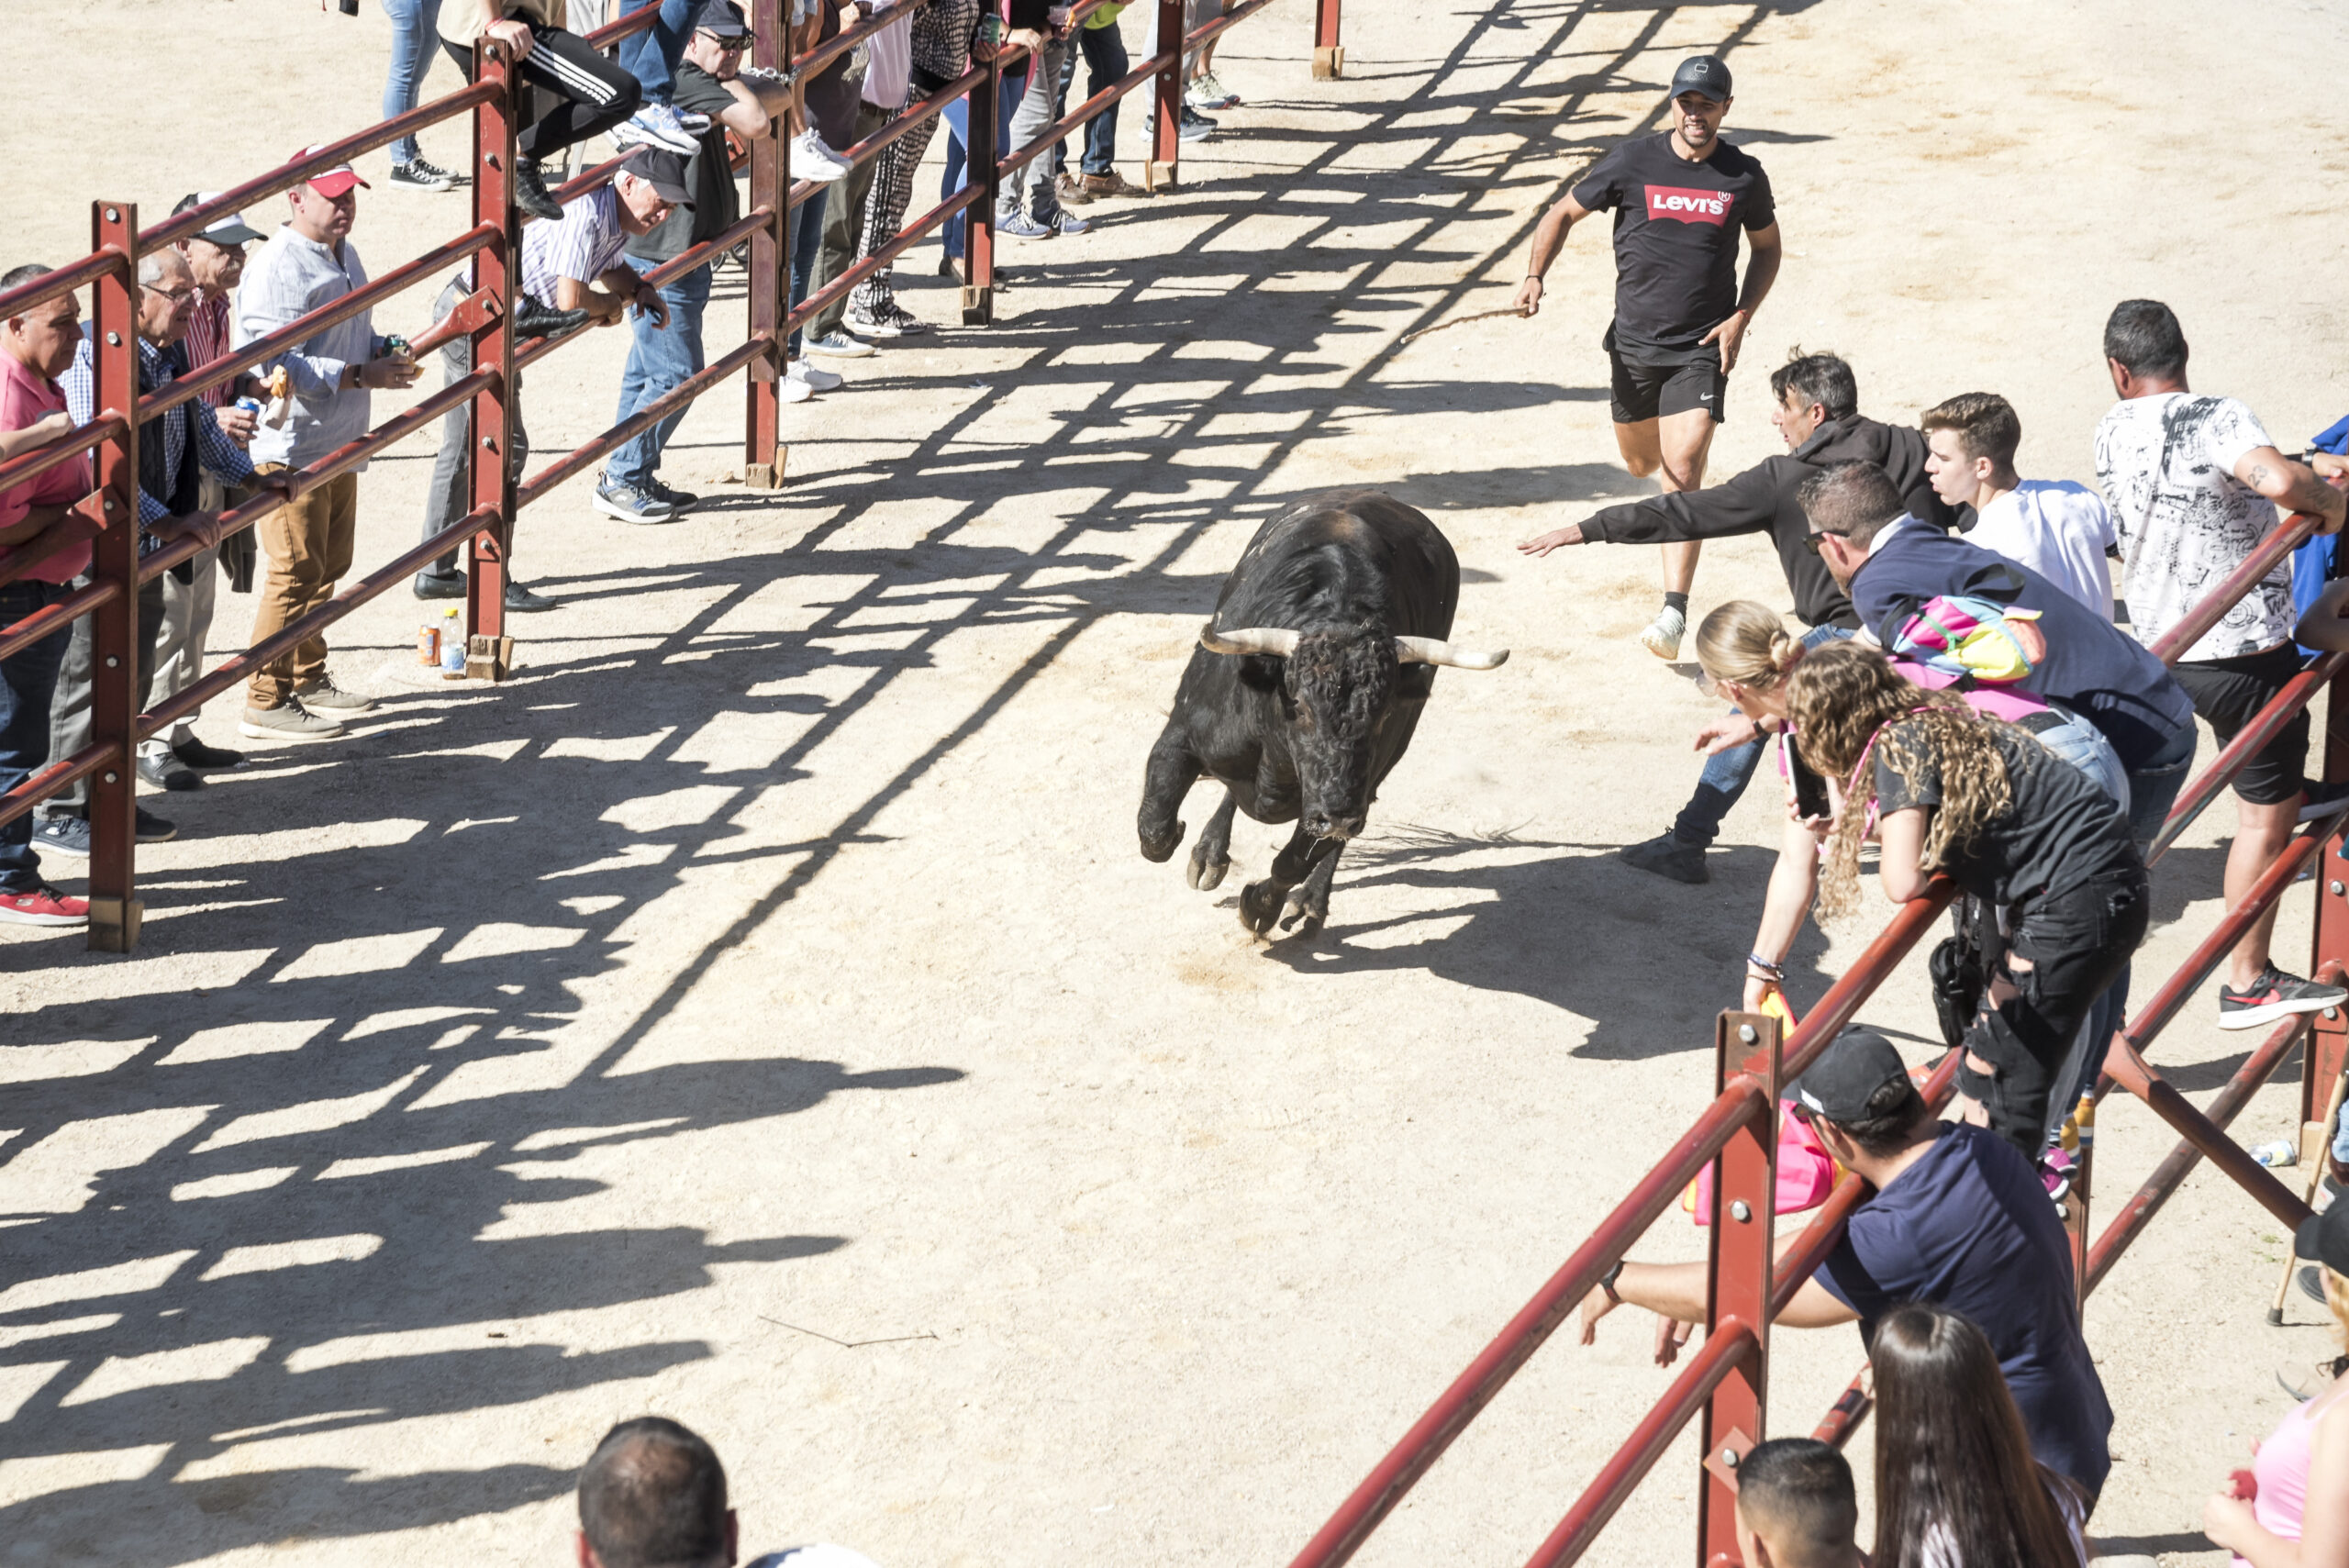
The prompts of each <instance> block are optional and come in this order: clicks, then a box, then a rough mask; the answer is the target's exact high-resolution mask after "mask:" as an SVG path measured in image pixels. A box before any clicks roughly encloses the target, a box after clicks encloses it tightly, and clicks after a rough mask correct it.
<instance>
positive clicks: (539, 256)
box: [457, 184, 628, 310]
mask: <svg viewBox="0 0 2349 1568" xmlns="http://www.w3.org/2000/svg"><path fill="white" fill-rule="evenodd" d="M627 243H628V232H627V231H626V230H625V229H623V228H620V200H619V196H618V195H617V194H616V193H615V192H614V191H613V190H612V187H611V186H610V185H608V184H604V185H598V186H596V188H595V189H594V190H592V191H590V192H588V193H587V194H586V195H584V196H581V197H580V198H578V199H577V200H576V201H569V202H565V203H563V204H562V222H561V223H548V222H546V221H545V220H543V219H541V220H540V221H539V222H537V223H533V224H531V225H530V226H529V228H525V229H524V230H522V292H523V293H524V294H527V295H529V296H530V297H531V298H532V299H535V300H537V301H538V302H539V303H540V305H543V306H547V307H548V308H549V309H550V310H551V309H556V308H558V304H557V302H558V301H559V300H560V298H561V297H562V296H561V295H560V293H559V292H558V291H557V289H556V284H559V283H561V282H562V280H563V279H564V278H569V279H571V280H572V281H573V283H580V284H592V283H594V282H595V281H596V279H597V278H600V277H602V276H603V275H604V274H605V273H606V272H610V271H611V270H612V269H613V268H615V267H618V266H619V265H620V264H621V263H620V251H621V249H622V248H623V247H624V246H626V245H627ZM457 284H458V286H459V287H461V288H462V289H463V290H464V291H465V292H466V293H468V294H471V293H472V292H473V287H474V284H473V263H472V262H471V261H467V262H466V263H465V266H464V270H463V271H462V272H459V273H458V274H457Z"/></svg>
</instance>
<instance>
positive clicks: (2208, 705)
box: [2170, 642, 2309, 806]
mask: <svg viewBox="0 0 2349 1568" xmlns="http://www.w3.org/2000/svg"><path fill="white" fill-rule="evenodd" d="M2170 673H2172V674H2174V675H2176V677H2177V684H2179V685H2181V686H2184V687H2185V688H2186V695H2188V696H2189V697H2191V698H2193V699H2194V711H2195V712H2196V713H2198V714H2199V715H2201V716H2202V717H2203V719H2204V720H2205V721H2206V722H2208V723H2209V725H2210V728H2211V729H2213V730H2214V731H2216V732H2217V734H2218V737H2219V744H2220V745H2221V746H2222V747H2223V746H2225V745H2226V744H2227V743H2228V742H2229V741H2231V740H2233V739H2234V738H2235V737H2236V736H2237V735H2238V734H2240V733H2242V730H2243V726H2244V725H2246V724H2249V723H2250V722H2251V721H2252V719H2253V718H2254V717H2256V716H2257V715H2258V713H2259V710H2260V709H2261V708H2263V707H2266V706H2267V704H2268V701H2269V699H2270V698H2272V697H2274V696H2275V695H2276V694H2277V692H2279V691H2281V690H2282V689H2283V688H2284V684H2285V683H2286V682H2287V681H2289V680H2290V679H2291V678H2292V677H2293V676H2295V675H2297V674H2299V673H2300V654H2299V650H2298V649H2296V648H2294V647H2293V646H2292V645H2291V644H2290V643H2288V642H2287V643H2285V644H2283V645H2282V646H2281V647H2277V648H2271V649H2269V650H2268V651H2266V652H2265V653H2245V654H2243V655H2242V656H2241V657H2239V658H2234V659H2199V660H2183V659H2182V660H2180V661H2178V662H2177V664H2176V667H2175V668H2174V669H2173V670H2172V671H2171V672H2170ZM2308 762H2309V715H2308V710H2307V709H2306V708H2302V709H2301V710H2300V711H2299V712H2298V713H2296V714H2294V715H2293V716H2292V722H2291V723H2289V724H2288V725H2286V726H2284V728H2281V729H2279V730H2277V732H2276V739H2275V740H2270V741H2269V742H2268V743H2267V744H2266V746H2264V747H2262V748H2260V751H2259V754H2258V755H2257V756H2255V757H2254V758H2252V760H2251V762H2250V765H2249V766H2247V767H2245V768H2244V769H2243V772H2242V773H2238V774H2237V775H2236V776H2235V795H2236V796H2237V798H2239V799H2242V800H2247V801H2249V802H2250V803H2251V804H2252V805H2254V806H2281V805H2283V804H2284V802H2286V801H2288V800H2289V799H2291V798H2292V796H2294V795H2298V794H2299V793H2300V787H2301V784H2303V782H2304V779H2305V774H2306V773H2307V771H2308Z"/></svg>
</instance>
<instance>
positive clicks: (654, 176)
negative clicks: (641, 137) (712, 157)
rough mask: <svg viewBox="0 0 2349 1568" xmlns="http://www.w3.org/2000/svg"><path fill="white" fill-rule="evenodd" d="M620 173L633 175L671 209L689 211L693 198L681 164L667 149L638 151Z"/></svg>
mask: <svg viewBox="0 0 2349 1568" xmlns="http://www.w3.org/2000/svg"><path fill="white" fill-rule="evenodd" d="M620 172H621V173H623V174H633V175H635V176H636V177H637V178H638V179H640V180H642V181H643V182H645V183H647V184H649V185H651V187H652V190H653V193H654V194H655V195H658V196H659V197H660V198H661V199H662V201H664V202H667V203H668V204H669V205H670V206H674V207H683V208H685V210H686V211H687V212H691V211H693V208H694V194H693V191H692V189H691V187H689V186H688V185H686V183H685V160H684V159H682V158H680V157H678V156H677V155H676V154H675V153H674V152H672V151H670V150H668V149H666V148H662V147H643V148H640V149H638V150H637V154H636V156H635V157H633V158H631V159H629V161H628V162H627V164H626V165H625V166H623V167H622V168H621V170H620Z"/></svg>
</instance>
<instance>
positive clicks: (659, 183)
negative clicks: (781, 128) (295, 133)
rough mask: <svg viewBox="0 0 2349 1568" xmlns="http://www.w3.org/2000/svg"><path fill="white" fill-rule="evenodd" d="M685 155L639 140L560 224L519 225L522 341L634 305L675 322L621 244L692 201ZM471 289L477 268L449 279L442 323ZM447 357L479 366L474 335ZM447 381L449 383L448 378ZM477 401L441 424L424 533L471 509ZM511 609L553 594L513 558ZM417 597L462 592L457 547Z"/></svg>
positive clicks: (456, 368)
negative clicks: (518, 571)
mask: <svg viewBox="0 0 2349 1568" xmlns="http://www.w3.org/2000/svg"><path fill="white" fill-rule="evenodd" d="M692 206H693V202H692V200H691V199H690V197H689V196H688V195H687V194H686V188H685V160H684V159H682V158H679V157H678V156H677V155H676V154H675V153H674V152H669V151H665V150H662V149H660V148H652V147H642V148H639V149H638V150H637V152H636V156H635V157H634V158H633V159H632V160H631V161H629V165H628V167H627V168H625V169H623V170H622V171H621V172H619V173H618V174H617V175H615V176H614V177H613V179H612V181H611V183H609V184H606V185H598V186H597V187H596V189H594V190H592V191H590V192H588V193H587V194H586V195H584V196H581V197H579V198H578V199H577V200H576V201H572V202H568V203H565V204H564V206H563V209H562V222H561V223H548V222H545V221H543V220H540V221H537V222H533V223H531V224H530V225H529V227H528V228H524V229H523V230H522V292H523V295H525V298H524V300H523V301H522V304H521V306H519V307H518V309H517V310H516V311H515V313H514V336H515V338H516V339H517V340H522V339H530V338H540V337H551V336H554V335H556V334H559V333H562V332H568V331H571V330H573V328H578V327H581V326H584V325H589V324H592V325H594V326H597V327H609V326H610V325H612V324H613V323H614V322H616V321H618V320H619V319H620V318H621V317H622V316H623V315H625V314H626V313H627V312H628V310H629V307H630V306H634V307H635V308H636V309H638V310H640V311H643V312H644V313H645V314H646V315H647V316H649V317H651V319H652V320H653V322H654V323H655V324H656V325H658V326H660V327H662V328H665V327H667V326H668V324H669V306H668V305H667V303H666V302H665V301H663V300H662V297H661V291H660V290H659V289H657V288H655V287H653V286H652V285H651V284H648V283H646V282H645V281H644V279H643V278H642V277H641V276H640V275H639V274H638V273H637V272H636V271H635V269H633V268H631V267H630V266H629V265H628V263H627V262H625V261H622V260H621V259H620V257H621V250H622V247H624V246H625V245H626V244H627V242H628V238H629V235H631V234H642V233H644V232H645V231H646V230H647V229H650V228H652V227H654V226H655V225H656V224H659V223H661V222H662V221H663V220H664V219H666V218H667V217H668V216H669V214H670V212H671V211H672V210H673V209H674V208H678V207H684V208H687V209H690V208H691V207H692ZM472 294H473V268H472V266H471V265H470V264H468V265H467V266H466V268H465V270H464V271H463V272H459V273H458V274H457V275H456V276H455V277H453V278H451V279H450V280H449V284H448V286H447V287H446V288H443V289H442V290H441V291H440V301H439V303H438V304H437V305H435V306H434V307H433V320H434V321H435V322H436V323H437V322H439V321H440V320H441V319H442V318H443V317H446V316H448V314H449V313H450V312H451V311H452V310H454V309H456V308H457V306H460V305H462V304H463V303H464V302H465V300H466V299H467V298H468V297H469V296H471V295H472ZM440 364H441V369H442V372H443V373H444V374H445V375H446V376H447V378H448V382H451V383H452V382H459V381H462V380H463V379H464V378H465V377H466V376H469V375H471V374H472V373H473V339H471V338H469V337H466V336H464V335H462V334H460V335H459V336H457V337H454V338H451V339H449V341H448V342H446V343H445V344H443V345H441V349H440ZM444 384H447V383H444ZM521 394H522V381H521V377H520V376H519V375H517V376H516V377H515V378H514V395H513V398H512V399H511V400H510V402H509V405H508V407H507V441H508V444H509V446H510V447H511V449H512V451H513V461H514V466H515V470H516V472H517V473H519V472H520V470H521V467H522V465H523V463H525V462H528V461H529V455H530V439H529V435H528V434H527V433H526V432H525V431H524V430H523V428H522V408H521ZM472 452H473V405H472V404H471V403H465V404H462V405H461V406H458V407H455V408H452V409H451V410H450V411H449V414H448V416H447V417H445V418H444V419H442V420H441V422H440V456H439V457H438V458H437V459H435V460H434V462H433V464H432V485H431V488H430V489H429V491H427V492H426V495H425V501H424V534H423V537H424V538H426V539H430V538H431V537H432V536H433V535H434V534H437V533H439V532H440V530H441V529H443V528H449V527H451V525H453V524H454V523H456V522H457V520H458V519H459V518H461V517H463V516H464V515H465V514H466V513H467V512H470V511H472V510H473V476H472V468H471V460H472ZM507 568H508V569H507V573H506V607H507V609H509V610H549V609H552V608H553V607H554V601H553V600H552V599H550V598H548V597H547V596H546V595H543V594H534V593H532V592H531V591H530V590H529V589H528V588H526V587H524V586H523V585H522V584H521V582H520V581H519V580H518V579H517V578H516V577H515V575H514V573H513V571H512V563H511V562H508V563H507ZM416 596H417V598H419V599H462V598H463V597H464V596H465V574H464V573H462V571H460V570H458V567H457V556H456V552H455V551H454V550H451V552H450V553H448V554H447V555H444V556H442V557H441V558H440V560H438V561H436V562H432V564H431V565H429V566H427V567H426V568H425V569H424V570H423V571H421V572H419V573H417V574H416Z"/></svg>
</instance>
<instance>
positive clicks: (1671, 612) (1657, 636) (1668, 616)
mask: <svg viewBox="0 0 2349 1568" xmlns="http://www.w3.org/2000/svg"><path fill="white" fill-rule="evenodd" d="M1687 633H1688V617H1687V616H1685V615H1682V614H1681V613H1680V612H1679V611H1678V610H1675V609H1674V608H1673V607H1672V606H1669V605H1666V606H1664V608H1663V609H1660V610H1658V611H1656V613H1655V619H1653V621H1650V622H1649V623H1648V627H1647V629H1646V630H1645V631H1642V632H1641V633H1640V646H1641V647H1642V648H1644V649H1646V650H1647V651H1649V652H1651V653H1653V654H1654V655H1655V656H1656V657H1657V658H1659V659H1661V660H1663V661H1664V662H1665V663H1667V664H1668V663H1670V662H1672V661H1674V660H1675V659H1677V658H1679V657H1680V639H1682V638H1683V637H1685V636H1687Z"/></svg>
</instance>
